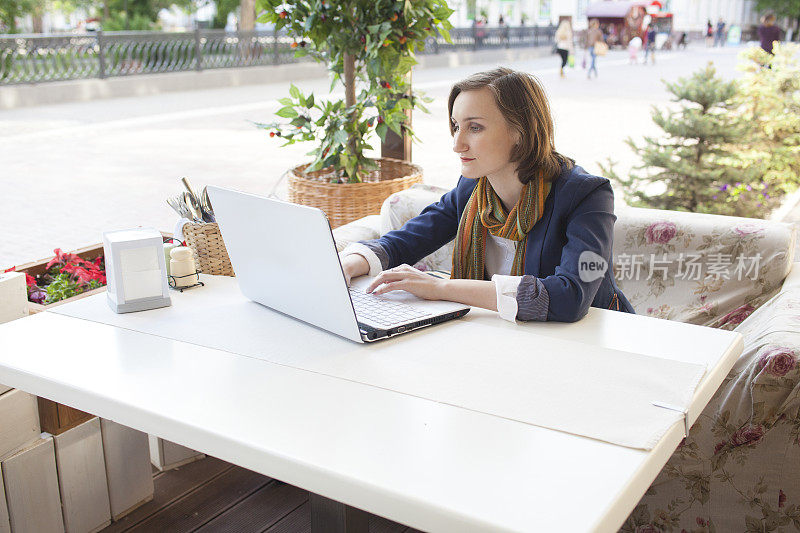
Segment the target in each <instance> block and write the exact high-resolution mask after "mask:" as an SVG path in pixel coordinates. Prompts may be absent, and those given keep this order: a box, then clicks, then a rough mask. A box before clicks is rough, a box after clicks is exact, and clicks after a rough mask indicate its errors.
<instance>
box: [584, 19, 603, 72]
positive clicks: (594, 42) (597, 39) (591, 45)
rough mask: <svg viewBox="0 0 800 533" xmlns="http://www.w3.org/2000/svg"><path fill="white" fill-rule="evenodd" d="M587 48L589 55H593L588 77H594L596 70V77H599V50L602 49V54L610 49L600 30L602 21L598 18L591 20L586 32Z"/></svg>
mask: <svg viewBox="0 0 800 533" xmlns="http://www.w3.org/2000/svg"><path fill="white" fill-rule="evenodd" d="M586 49H587V50H589V56H590V57H591V61H592V62H591V65H590V66H589V70H588V72H586V77H587V78H591V77H592V71H594V77H595V78H596V77H597V56H598V53H597V52H598V51H602V54H599V55H605V52H606V51H607V50H608V45H607V44H606V43H605V40H604V39H603V32H602V31H600V21H598V20H597V19H592V20H590V21H589V30H588V31H587V32H586Z"/></svg>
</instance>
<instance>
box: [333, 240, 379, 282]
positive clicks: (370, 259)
mask: <svg viewBox="0 0 800 533" xmlns="http://www.w3.org/2000/svg"><path fill="white" fill-rule="evenodd" d="M353 254H358V255H360V256H362V257H363V258H364V259H366V260H367V263H369V273H368V274H367V275H368V276H371V277H374V276H377V275H378V274H380V273H381V272H382V271H383V267H382V266H381V260H380V259H379V258H378V255H377V254H376V253H375V252H373V251H372V250H371V249H370V248H369V247H368V246H367V245H365V244H363V243H360V242H352V243H350V244H348V245H347V246H346V247H345V249H344V250H342V251H341V252H339V258H340V259H344V258H345V257H347V256H348V255H353Z"/></svg>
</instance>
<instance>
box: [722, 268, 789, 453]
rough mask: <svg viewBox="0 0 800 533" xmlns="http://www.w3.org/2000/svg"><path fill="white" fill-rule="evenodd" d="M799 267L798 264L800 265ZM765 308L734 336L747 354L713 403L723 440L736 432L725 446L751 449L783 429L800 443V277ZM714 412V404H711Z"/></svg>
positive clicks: (755, 314)
mask: <svg viewBox="0 0 800 533" xmlns="http://www.w3.org/2000/svg"><path fill="white" fill-rule="evenodd" d="M795 265H797V263H795ZM798 272H800V271H796V272H794V273H793V274H794V275H793V276H790V278H789V280H788V281H789V282H790V284H789V285H788V286H786V287H785V288H784V289H782V290H781V291H780V292H779V293H778V294H777V295H775V296H774V297H772V298H771V299H770V300H769V301H768V302H767V303H765V304H764V305H762V306H761V307H759V308H758V309H757V310H756V311H755V312H754V313H753V314H752V315H750V316H749V317H748V318H747V319H746V320H745V321H744V322H742V323H741V324H739V325H738V326H737V327H736V328H735V329H734V331H737V332H739V333H741V334H742V335H743V336H744V351H743V352H742V355H741V357H740V358H739V360H738V361H737V363H736V365H735V366H734V368H733V369H732V370H731V372H730V374H729V375H728V377H727V378H726V380H725V382H724V383H723V384H722V386H721V387H720V388H719V390H718V391H717V393H716V395H715V397H714V400H712V403H714V404H716V405H715V408H714V411H715V412H714V415H713V416H714V418H715V426H717V428H718V429H719V430H720V431H719V433H718V435H723V434H725V433H726V432H725V431H724V430H723V427H724V428H727V429H728V432H729V431H730V430H731V429H735V431H734V432H733V433H729V434H728V435H727V436H728V438H727V439H725V441H724V443H723V442H721V443H717V444H718V445H723V446H726V447H730V448H735V447H737V446H741V445H744V444H749V442H748V439H750V440H753V439H758V438H760V437H759V436H760V435H763V434H764V433H765V432H766V431H768V430H770V429H772V428H773V427H774V426H776V425H779V424H790V425H792V426H793V429H790V430H789V431H790V433H792V432H794V434H795V441H796V442H798V443H800V441H798V440H797V439H798V437H800V275H797V274H798ZM709 407H711V404H709Z"/></svg>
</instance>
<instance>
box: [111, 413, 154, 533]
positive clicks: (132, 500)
mask: <svg viewBox="0 0 800 533" xmlns="http://www.w3.org/2000/svg"><path fill="white" fill-rule="evenodd" d="M100 431H101V433H102V436H103V454H104V455H105V464H106V476H107V479H108V496H109V501H110V504H111V518H112V519H113V520H119V519H120V518H122V517H123V516H125V515H126V514H128V513H130V512H131V511H133V510H134V509H136V508H137V507H139V506H141V505H143V504H145V503H147V502H149V501H150V500H152V499H153V489H154V487H153V469H152V466H151V465H150V444H149V441H148V438H147V433H142V432H140V431H137V430H135V429H132V428H129V427H126V426H123V425H121V424H117V423H116V422H112V421H111V420H107V419H105V418H101V419H100Z"/></svg>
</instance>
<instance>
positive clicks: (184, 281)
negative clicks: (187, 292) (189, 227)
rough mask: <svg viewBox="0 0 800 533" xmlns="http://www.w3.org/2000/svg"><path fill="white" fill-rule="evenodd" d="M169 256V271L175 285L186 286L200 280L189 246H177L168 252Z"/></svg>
mask: <svg viewBox="0 0 800 533" xmlns="http://www.w3.org/2000/svg"><path fill="white" fill-rule="evenodd" d="M169 256H170V261H169V271H170V275H171V276H172V277H173V278H174V280H175V286H176V287H188V286H189V285H194V284H195V283H197V282H198V281H200V280H199V279H198V276H197V268H196V267H195V264H194V256H193V255H192V249H191V248H189V247H187V246H177V247H175V248H173V249H172V250H171V251H170V252H169Z"/></svg>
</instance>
